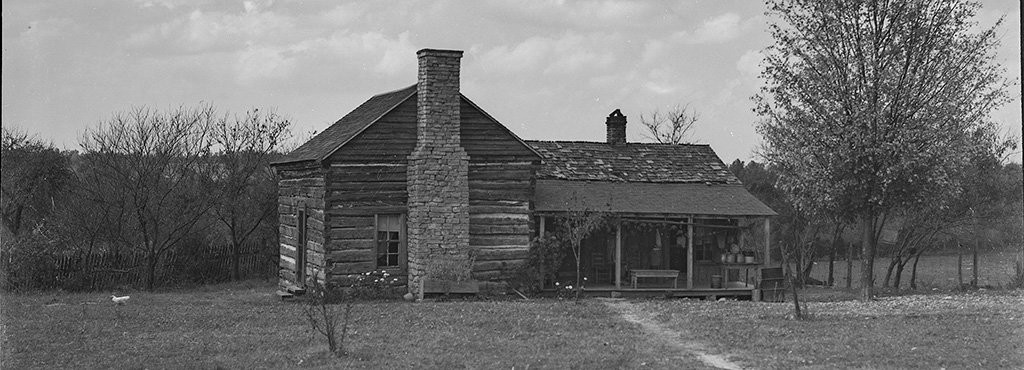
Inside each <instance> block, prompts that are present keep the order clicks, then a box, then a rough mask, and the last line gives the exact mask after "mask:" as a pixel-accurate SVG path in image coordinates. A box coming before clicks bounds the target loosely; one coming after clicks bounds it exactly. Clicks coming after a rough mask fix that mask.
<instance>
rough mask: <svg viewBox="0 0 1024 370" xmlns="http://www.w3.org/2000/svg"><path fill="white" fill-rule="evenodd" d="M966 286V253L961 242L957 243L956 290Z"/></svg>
mask: <svg viewBox="0 0 1024 370" xmlns="http://www.w3.org/2000/svg"><path fill="white" fill-rule="evenodd" d="M963 286H964V251H963V245H961V244H960V242H957V243H956V288H957V289H960V288H962V287H963Z"/></svg>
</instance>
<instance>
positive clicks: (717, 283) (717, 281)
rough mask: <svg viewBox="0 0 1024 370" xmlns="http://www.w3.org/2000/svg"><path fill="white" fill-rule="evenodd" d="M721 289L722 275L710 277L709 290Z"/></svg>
mask: <svg viewBox="0 0 1024 370" xmlns="http://www.w3.org/2000/svg"><path fill="white" fill-rule="evenodd" d="M721 288H722V275H711V289H721Z"/></svg>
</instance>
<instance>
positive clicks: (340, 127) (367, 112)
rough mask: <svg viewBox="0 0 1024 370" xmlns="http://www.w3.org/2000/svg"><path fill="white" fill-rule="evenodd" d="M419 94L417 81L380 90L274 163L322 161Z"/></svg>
mask: <svg viewBox="0 0 1024 370" xmlns="http://www.w3.org/2000/svg"><path fill="white" fill-rule="evenodd" d="M415 94H416V85H412V86H409V87H406V88H403V89H400V90H395V91H391V92H386V93H383V94H378V95H375V96H373V97H372V98H370V99H369V100H367V101H366V102H364V103H363V104H361V105H360V106H358V107H356V109H353V110H352V111H351V112H349V113H348V114H346V115H345V116H344V117H341V119H340V120H338V122H335V123H334V124H333V125H331V126H330V127H327V129H325V130H324V131H323V132H320V133H319V134H317V135H316V136H314V137H313V138H311V139H309V141H307V142H305V143H304V144H302V145H301V146H299V147H298V148H295V150H293V151H292V152H291V153H289V154H288V155H287V156H286V157H285V158H283V159H282V160H280V161H277V162H275V163H278V164H280V163H292V162H303V161H322V160H323V159H325V158H327V157H328V156H330V155H331V154H332V153H334V152H335V151H336V150H338V148H340V147H341V146H342V145H345V143H347V142H348V141H349V140H351V139H352V138H353V137H355V136H356V135H358V134H359V133H360V132H362V131H363V130H365V129H366V128H367V127H369V126H370V125H371V124H373V123H374V122H376V121H377V119H379V118H380V117H381V116H383V115H385V114H387V113H388V112H390V111H391V110H392V109H394V108H395V107H396V106H398V104H401V103H402V102H404V101H405V100H406V99H409V98H411V97H413V96H414V95H415Z"/></svg>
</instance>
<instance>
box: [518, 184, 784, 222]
mask: <svg viewBox="0 0 1024 370" xmlns="http://www.w3.org/2000/svg"><path fill="white" fill-rule="evenodd" d="M534 199H535V203H534V207H535V208H534V210H535V211H537V212H565V211H568V210H569V209H570V208H572V209H588V210H592V211H601V212H613V213H637V214H643V213H659V214H678V215H713V216H774V215H775V214H776V213H775V212H774V211H772V209H771V208H768V206H767V205H765V204H764V203H762V202H761V201H760V200H758V199H757V198H755V197H754V196H753V195H751V194H750V193H749V192H747V190H746V189H744V188H743V185H739V184H716V183H708V184H704V183H644V182H608V181H570V180H537V188H536V192H535V197H534Z"/></svg>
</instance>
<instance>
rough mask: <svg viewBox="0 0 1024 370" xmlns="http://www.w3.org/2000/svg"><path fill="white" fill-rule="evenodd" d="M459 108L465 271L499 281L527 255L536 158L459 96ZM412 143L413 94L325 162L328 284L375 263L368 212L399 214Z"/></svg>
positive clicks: (405, 199)
mask: <svg viewBox="0 0 1024 370" xmlns="http://www.w3.org/2000/svg"><path fill="white" fill-rule="evenodd" d="M460 113H461V123H462V126H461V128H460V135H461V142H462V146H463V148H464V149H465V150H466V152H467V154H469V156H470V166H469V192H470V194H469V195H470V198H469V199H470V204H469V213H470V248H471V250H472V251H473V255H474V257H475V259H476V263H475V265H474V268H473V271H472V272H473V275H474V277H475V278H477V279H481V280H500V279H503V278H506V277H509V276H511V275H510V274H511V271H513V270H514V269H515V268H516V266H517V265H518V264H519V263H522V262H523V261H524V260H525V259H526V256H527V254H528V249H529V238H530V235H531V234H530V222H529V217H530V216H529V215H530V199H531V198H532V197H533V182H532V179H533V176H534V174H535V173H536V170H537V168H538V167H539V161H540V158H539V157H537V156H536V155H535V154H534V153H533V152H532V151H531V150H529V149H528V148H527V147H525V146H524V145H523V144H521V143H520V142H519V141H517V140H515V138H514V137H513V136H512V135H511V134H509V132H508V131H507V130H505V129H504V128H502V127H500V126H499V124H498V123H497V122H496V121H494V120H493V119H492V118H490V117H489V116H487V115H486V114H485V113H483V112H482V111H480V110H479V109H478V108H477V107H476V106H475V105H473V104H472V103H471V102H470V101H468V100H466V99H465V98H463V99H462V102H461V106H460ZM415 146H416V97H415V95H414V96H412V97H410V98H409V99H407V100H406V101H405V102H403V103H401V104H399V105H398V106H397V107H396V108H395V109H393V110H392V111H391V112H389V113H388V114H386V115H384V116H383V117H381V118H380V119H379V120H377V122H376V123H374V124H373V125H371V126H370V127H368V128H367V129H366V130H365V131H363V132H362V133H360V134H359V135H357V136H356V137H354V138H353V139H352V140H350V141H349V142H348V143H346V144H345V145H344V146H343V147H342V148H340V149H339V150H338V151H337V152H335V153H334V154H333V155H332V156H331V157H330V158H328V160H327V161H326V163H325V166H324V167H325V168H326V169H327V170H326V184H327V186H326V193H325V194H326V195H325V200H326V204H327V209H326V212H325V215H324V216H325V224H326V231H327V233H326V241H325V243H326V246H327V252H326V258H325V263H326V264H327V266H329V268H328V271H329V276H328V279H329V280H330V281H331V282H333V283H335V284H340V285H347V284H350V283H351V281H352V280H353V279H355V278H356V276H358V274H359V273H362V272H366V271H370V270H373V269H374V268H375V267H376V262H375V256H374V224H373V223H374V215H376V214H400V213H402V214H404V213H406V212H407V208H406V206H407V204H408V192H407V189H406V170H407V169H406V167H407V164H408V156H409V155H410V154H411V153H412V151H413V149H414V148H415ZM406 227H407V228H411V227H416V226H415V225H406ZM401 273H405V272H404V271H403V272H401Z"/></svg>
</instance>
